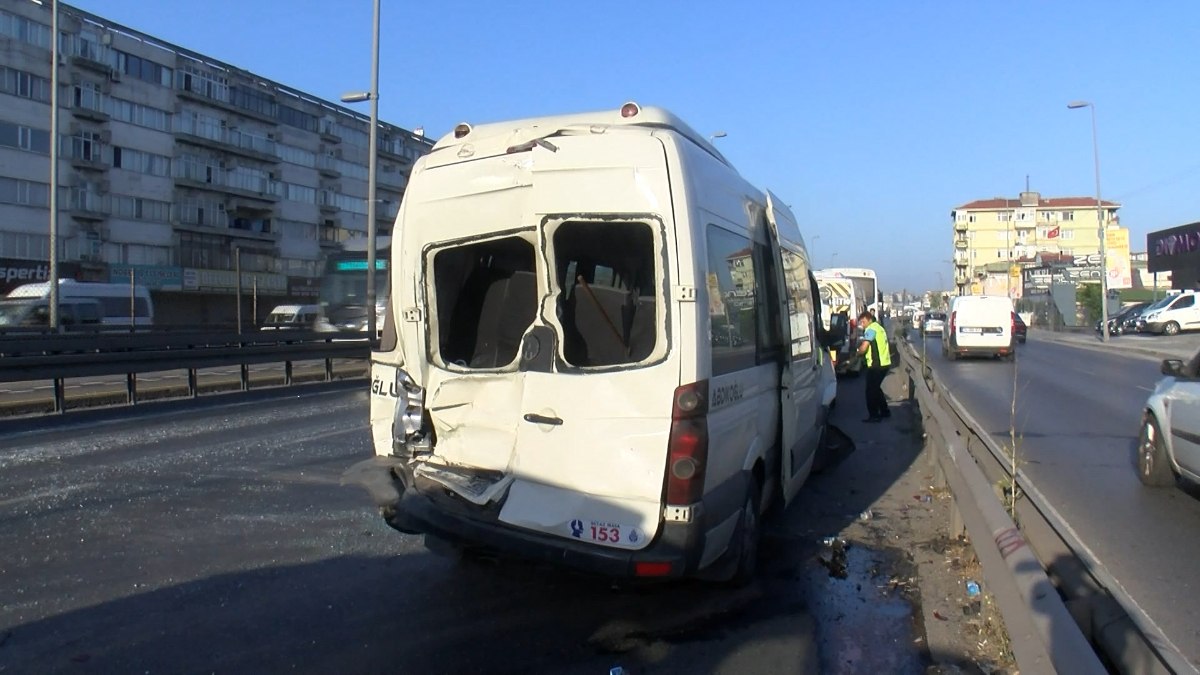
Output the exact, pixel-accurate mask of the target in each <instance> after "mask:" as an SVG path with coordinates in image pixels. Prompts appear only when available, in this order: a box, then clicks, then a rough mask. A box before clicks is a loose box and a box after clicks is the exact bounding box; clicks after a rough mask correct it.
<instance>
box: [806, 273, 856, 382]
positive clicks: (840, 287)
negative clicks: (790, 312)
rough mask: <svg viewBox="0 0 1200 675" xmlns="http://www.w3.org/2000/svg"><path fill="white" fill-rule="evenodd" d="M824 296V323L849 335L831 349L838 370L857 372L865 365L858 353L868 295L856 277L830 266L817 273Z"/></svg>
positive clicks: (830, 354) (838, 371)
mask: <svg viewBox="0 0 1200 675" xmlns="http://www.w3.org/2000/svg"><path fill="white" fill-rule="evenodd" d="M813 277H814V278H815V279H816V281H817V289H818V292H819V294H820V296H821V308H820V309H821V311H820V314H821V323H822V325H823V326H824V328H825V330H827V331H833V332H838V333H840V334H842V335H845V336H846V339H845V340H843V341H842V342H840V343H839V344H838V346H836V347H834V348H832V349H830V350H829V356H830V358H831V359H832V360H833V366H834V371H835V372H836V373H837V374H839V375H844V374H857V373H859V372H860V371H861V370H862V368H863V357H862V356H860V355H859V354H858V323H857V320H858V315H859V314H860V313H862V311H863V309H864V308H866V306H867V296H866V295H865V294H864V293H863V290H862V287H861V286H860V285H858V284H855V283H854V280H853V279H850V278H847V277H844V276H842V275H841V274H840V273H831V272H829V271H828V270H817V271H816V272H814V273H813Z"/></svg>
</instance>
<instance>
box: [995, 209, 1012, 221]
mask: <svg viewBox="0 0 1200 675" xmlns="http://www.w3.org/2000/svg"><path fill="white" fill-rule="evenodd" d="M996 219H997V220H999V221H1000V222H1002V223H1006V222H1008V221H1010V220H1012V211H1000V212H999V213H997V214H996Z"/></svg>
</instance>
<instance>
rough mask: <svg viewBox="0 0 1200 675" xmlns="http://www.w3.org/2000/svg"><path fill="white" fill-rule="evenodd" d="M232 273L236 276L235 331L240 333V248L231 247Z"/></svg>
mask: <svg viewBox="0 0 1200 675" xmlns="http://www.w3.org/2000/svg"><path fill="white" fill-rule="evenodd" d="M233 273H234V275H235V276H236V277H237V279H236V280H235V282H234V285H235V288H236V293H237V332H238V335H241V334H242V249H241V248H239V247H238V246H236V245H235V246H234V247H233Z"/></svg>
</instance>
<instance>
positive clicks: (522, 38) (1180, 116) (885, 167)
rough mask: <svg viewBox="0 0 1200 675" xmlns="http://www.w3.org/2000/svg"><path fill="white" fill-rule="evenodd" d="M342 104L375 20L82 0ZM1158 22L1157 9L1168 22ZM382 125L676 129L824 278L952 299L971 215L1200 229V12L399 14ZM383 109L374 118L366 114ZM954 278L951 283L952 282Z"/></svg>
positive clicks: (586, 10)
mask: <svg viewBox="0 0 1200 675" xmlns="http://www.w3.org/2000/svg"><path fill="white" fill-rule="evenodd" d="M70 4H73V5H75V6H77V7H79V8H81V9H84V10H87V11H90V12H93V13H96V14H99V15H101V16H104V17H106V18H108V19H111V20H113V21H116V22H118V23H122V24H124V25H126V26H129V27H131V28H134V29H137V30H140V31H142V32H145V33H149V34H151V35H153V36H155V37H158V38H160V39H164V40H167V41H170V42H173V43H175V44H178V45H180V46H183V47H186V48H189V49H193V50H196V51H199V52H202V53H205V54H208V55H210V56H213V57H215V58H218V59H220V60H222V61H225V62H227V63H230V64H233V65H236V66H239V67H242V68H245V69H247V70H251V71H253V72H256V73H259V74H262V75H265V76H266V77H269V78H271V79H274V80H277V81H279V82H282V83H285V84H288V85H290V86H293V87H296V88H298V89H301V90H303V91H306V92H309V93H311V94H314V95H317V96H321V97H323V98H330V99H336V98H337V97H338V96H340V95H341V94H342V93H343V92H346V91H350V90H355V89H359V90H362V89H367V88H368V84H369V83H368V80H369V76H370V51H371V30H370V29H371V7H372V2H371V0H335V1H333V2H330V1H329V0H252V1H249V2H247V1H246V0H205V1H204V2H182V1H180V0H171V1H170V2H161V3H159V2H146V1H145V0H76V1H75V2H73V3H70ZM1151 8H1152V9H1151ZM381 23H382V38H381V58H380V117H381V118H382V119H384V120H386V121H388V122H391V123H394V124H398V125H400V126H403V127H405V128H410V129H411V128H415V127H417V126H423V127H424V128H425V131H426V134H427V135H429V136H431V137H434V138H436V137H439V136H441V135H442V134H444V133H446V132H448V131H449V130H450V129H451V128H452V127H453V126H454V125H455V124H456V123H458V122H460V121H470V122H473V123H480V122H487V121H497V120H504V119H510V118H516V117H529V116H537V115H543V114H556V113H565V112H580V111H586V110H597V109H608V108H616V107H619V106H620V104H621V103H623V102H625V101H627V100H636V101H638V102H639V103H641V104H643V105H658V106H663V107H666V108H669V109H671V110H672V111H674V112H675V113H677V114H678V115H680V116H681V117H682V118H683V119H685V120H686V121H687V122H688V123H689V124H691V125H692V126H693V127H695V128H696V130H697V131H699V132H701V133H705V134H709V133H712V132H715V131H724V132H726V134H727V136H726V137H725V138H721V139H719V140H718V141H717V143H718V144H719V146H720V148H721V151H722V152H723V153H725V155H726V156H727V157H728V158H729V159H730V160H731V161H732V162H733V163H734V165H735V166H737V167H738V169H739V170H740V171H741V172H742V173H743V174H744V175H745V176H746V177H747V178H748V179H749V180H750V181H751V182H753V183H755V184H757V185H759V186H760V187H767V188H770V189H771V190H772V191H774V192H776V193H777V194H779V195H780V196H781V197H782V198H784V199H785V200H786V201H788V202H789V203H790V204H791V205H792V207H793V209H794V211H795V212H796V215H797V218H798V219H799V220H800V222H801V224H802V226H803V227H804V231H805V237H806V239H807V241H808V243H809V247H810V250H811V252H812V253H813V255H814V257H815V261H816V264H817V266H819V267H829V266H862V267H873V268H875V269H876V270H878V272H879V276H880V282H881V286H882V289H883V290H884V291H885V292H886V291H892V290H899V289H901V288H908V289H909V290H920V289H927V288H932V287H936V286H938V285H939V283H940V284H942V285H949V284H950V283H951V277H952V267H951V265H950V263H949V262H948V260H949V258H950V257H951V254H952V248H951V243H950V242H951V225H950V215H949V214H950V210H951V209H953V208H954V207H955V206H958V205H960V204H963V203H966V202H969V201H973V200H975V199H985V198H989V197H995V196H1009V197H1015V196H1016V195H1017V193H1018V192H1020V191H1021V190H1023V189H1024V186H1025V180H1026V176H1028V177H1029V181H1030V186H1031V188H1032V189H1034V190H1037V191H1039V192H1041V193H1042V195H1043V196H1048V197H1065V196H1091V195H1094V194H1095V182H1094V174H1093V164H1092V139H1091V121H1090V118H1089V115H1088V110H1086V109H1084V110H1068V109H1067V108H1066V104H1067V102H1068V101H1071V100H1074V99H1085V100H1089V101H1093V102H1095V104H1096V111H1097V125H1098V129H1099V146H1100V162H1101V189H1102V196H1103V197H1104V198H1105V199H1106V200H1109V199H1111V200H1116V201H1119V202H1121V203H1122V205H1123V207H1122V209H1121V211H1120V213H1121V222H1122V224H1123V225H1125V226H1127V227H1129V228H1130V231H1131V240H1132V241H1131V243H1132V248H1133V250H1135V251H1137V250H1144V249H1145V235H1146V233H1147V232H1151V231H1154V230H1159V229H1163V228H1167V227H1174V226H1176V225H1182V224H1185V223H1189V222H1193V221H1196V220H1200V151H1198V150H1200V124H1197V123H1196V122H1195V118H1196V114H1197V110H1200V78H1198V77H1197V69H1196V65H1195V64H1196V62H1197V57H1196V54H1195V38H1196V36H1197V34H1198V33H1197V30H1198V29H1200V3H1197V2H1193V1H1191V0H1177V1H1175V2H1168V1H1162V2H1155V3H1149V4H1147V5H1145V6H1143V5H1142V3H1132V2H1118V1H1110V0H1092V1H1085V0H1070V1H1067V2H1056V3H1048V2H1029V1H1024V0H1017V1H1008V2H961V1H951V0H947V1H945V2H918V1H916V0H904V1H902V2H885V1H883V0H861V1H859V2H813V1H808V2H803V1H796V0H792V1H790V2H762V1H759V2H755V1H743V2H739V3H732V2H726V3H717V2H710V1H708V0H692V1H689V2H674V1H655V0H642V1H641V2H607V3H596V4H592V3H566V2H534V1H531V0H511V1H506V2H494V1H486V2H485V1H483V0H480V1H478V2H468V1H463V0H443V1H442V2H437V3H413V2H400V1H399V0H383V11H382V22H381ZM362 110H363V112H366V110H367V108H366V106H365V105H364V106H362ZM939 275H940V276H939Z"/></svg>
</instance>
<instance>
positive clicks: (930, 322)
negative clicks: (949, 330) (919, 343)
mask: <svg viewBox="0 0 1200 675" xmlns="http://www.w3.org/2000/svg"><path fill="white" fill-rule="evenodd" d="M945 329H946V313H945V312H930V313H928V314H926V315H925V325H924V326H923V327H922V328H921V333H922V334H924V335H931V334H937V335H939V336H940V335H941V334H942V331H944V330H945Z"/></svg>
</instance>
